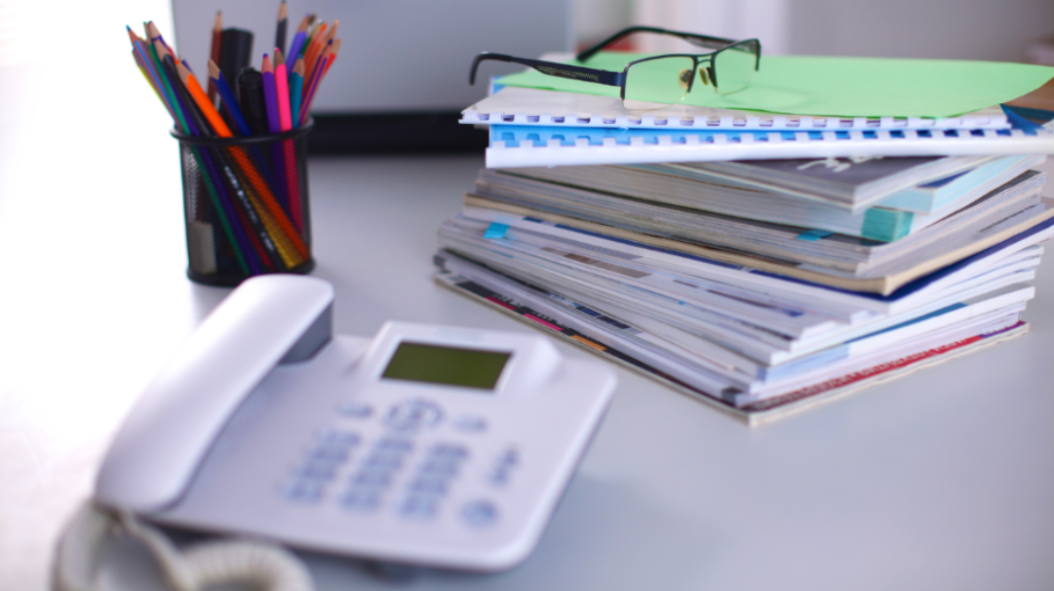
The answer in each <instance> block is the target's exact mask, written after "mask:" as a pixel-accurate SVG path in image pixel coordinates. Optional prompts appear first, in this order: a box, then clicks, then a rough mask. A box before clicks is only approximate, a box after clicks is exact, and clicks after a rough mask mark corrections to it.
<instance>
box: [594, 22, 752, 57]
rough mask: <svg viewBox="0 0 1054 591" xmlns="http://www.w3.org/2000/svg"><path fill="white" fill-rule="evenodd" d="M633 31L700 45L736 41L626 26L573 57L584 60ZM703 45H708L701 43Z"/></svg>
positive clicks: (656, 28) (733, 41)
mask: <svg viewBox="0 0 1054 591" xmlns="http://www.w3.org/2000/svg"><path fill="white" fill-rule="evenodd" d="M634 33H658V34H660V35H673V36H674V37H680V38H682V39H684V40H685V41H688V42H689V43H691V44H692V45H702V44H704V43H719V44H721V45H731V44H733V43H735V42H736V41H735V39H725V38H723V37H709V36H707V35H697V34H695V33H683V32H680V31H668V30H666V29H660V28H658V27H627V28H625V29H622V30H621V31H619V32H618V33H615V34H614V35H612V36H610V37H608V38H607V39H604V40H603V41H601V42H600V43H597V44H596V45H594V46H592V47H590V48H588V49H585V50H583V51H582V52H580V53H579V54H578V55H576V56H575V59H576V60H578V61H580V62H584V61H586V60H588V59H589V58H591V57H593V56H594V55H596V54H597V53H599V52H600V50H602V49H604V48H605V47H607V46H609V45H612V44H613V43H615V42H616V41H618V40H620V39H622V38H623V37H628V36H630V35H632V34H634ZM699 42H702V43H699ZM703 47H708V46H706V45H703Z"/></svg>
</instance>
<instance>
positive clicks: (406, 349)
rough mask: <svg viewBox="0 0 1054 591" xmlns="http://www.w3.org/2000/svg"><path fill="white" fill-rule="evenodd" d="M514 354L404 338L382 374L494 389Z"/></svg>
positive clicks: (412, 379) (388, 376)
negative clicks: (410, 340)
mask: <svg viewBox="0 0 1054 591" xmlns="http://www.w3.org/2000/svg"><path fill="white" fill-rule="evenodd" d="M510 355H511V353H501V352H498V351H482V350H479V349H461V348H456V347H444V346H439V345H430V344H424V343H410V342H405V341H404V342H402V343H399V347H398V348H396V350H395V353H394V354H393V355H392V358H391V360H389V361H388V367H386V368H384V373H383V374H382V375H381V377H383V378H385V379H394V380H411V381H414V382H428V383H431V384H445V385H448V386H463V387H466V388H478V389H480V390H493V389H494V386H495V384H497V383H498V378H499V377H501V371H502V370H503V369H504V368H505V363H506V362H507V361H508V360H509V357H510Z"/></svg>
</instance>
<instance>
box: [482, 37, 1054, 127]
mask: <svg viewBox="0 0 1054 591" xmlns="http://www.w3.org/2000/svg"><path fill="white" fill-rule="evenodd" d="M643 56H644V54H633V53H621V52H605V53H600V54H598V55H597V56H595V57H593V58H592V59H590V60H589V62H588V63H586V64H582V65H586V66H589V67H593V68H599V69H602V70H611V71H616V72H621V71H622V70H623V68H625V66H626V63H628V62H630V61H632V60H635V59H639V58H640V57H643ZM568 63H577V62H568ZM1052 77H1054V68H1052V67H1049V66H1035V65H1030V64H1015V63H1009V62H981V61H966V60H923V59H886V58H861V57H809V56H772V57H762V58H761V68H760V70H759V71H758V73H757V76H756V77H755V78H754V81H753V83H751V85H750V86H749V87H747V88H745V89H744V90H741V91H739V92H737V93H733V94H730V95H725V96H720V95H718V94H716V93H714V92H713V91H712V90H711V89H710V87H706V86H702V85H701V84H698V83H697V84H695V86H694V87H693V89H692V92H691V93H689V95H688V97H687V98H686V99H685V101H684V102H685V103H686V104H690V105H699V106H704V107H719V108H723V109H744V110H751V111H767V112H771V113H786V114H794V115H819V116H829V117H883V116H885V117H953V116H956V115H962V114H964V113H970V112H972V111H977V110H980V109H984V108H986V107H991V106H993V105H998V104H1000V103H1005V102H1007V101H1011V100H1014V99H1016V98H1018V97H1020V96H1022V95H1025V94H1028V93H1029V92H1032V91H1033V90H1035V89H1037V88H1039V87H1040V86H1042V85H1043V84H1045V83H1046V82H1047V81H1048V80H1050V79H1051V78H1052ZM500 83H501V84H504V85H507V86H525V87H528V88H540V89H546V90H560V91H565V92H578V93H582V94H596V95H601V96H614V97H618V96H619V89H618V88H617V87H614V86H602V85H600V84H591V83H589V82H582V81H578V80H567V79H565V78H557V77H555V76H546V75H545V74H542V73H541V72H537V71H535V70H527V71H526V72H522V73H519V74H511V75H508V76H504V77H502V78H501V79H500Z"/></svg>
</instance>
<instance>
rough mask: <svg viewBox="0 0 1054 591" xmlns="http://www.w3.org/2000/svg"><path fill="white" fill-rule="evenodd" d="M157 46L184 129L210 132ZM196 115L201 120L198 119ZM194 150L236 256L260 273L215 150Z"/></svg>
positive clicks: (170, 61)
mask: <svg viewBox="0 0 1054 591" xmlns="http://www.w3.org/2000/svg"><path fill="white" fill-rule="evenodd" d="M153 48H154V51H155V54H157V55H160V56H164V57H163V59H162V61H161V63H162V66H163V68H164V70H165V71H166V78H168V81H167V82H166V85H167V86H168V87H169V88H171V93H172V95H173V96H174V97H175V100H174V103H175V104H176V105H177V112H179V113H180V121H181V122H183V126H184V133H188V134H190V135H206V134H207V133H208V132H207V130H206V129H205V127H204V122H203V120H202V119H201V115H200V114H198V113H197V112H196V110H194V109H193V108H191V106H190V101H189V100H188V99H189V98H190V97H189V94H187V93H186V90H185V88H184V87H183V86H182V85H180V83H179V74H178V68H176V66H175V61H174V60H173V59H172V56H171V55H170V54H168V52H167V50H166V49H165V47H164V46H163V45H162V44H161V42H160V41H158V40H155V41H154V45H153ZM196 119H197V121H195V120H196ZM190 151H191V153H192V154H194V157H195V160H197V161H198V162H199V163H200V165H201V167H202V168H203V169H204V170H205V174H203V175H202V178H203V179H204V180H205V183H206V188H207V190H208V191H209V192H210V196H211V197H214V198H215V199H214V201H215V203H214V207H215V209H216V210H217V211H218V212H220V217H221V223H222V224H223V226H224V230H225V231H226V232H227V234H228V240H229V241H230V243H231V245H232V248H233V250H234V253H235V257H236V258H237V259H238V261H239V263H240V266H241V267H242V271H243V272H244V273H246V274H250V273H251V274H258V273H259V272H260V266H259V262H258V260H257V256H258V254H257V253H256V251H255V246H254V245H253V244H252V242H251V241H250V240H249V237H248V235H247V234H246V230H245V228H244V225H243V224H242V220H241V218H240V217H239V216H238V213H237V211H235V207H234V203H233V201H232V200H231V198H230V194H229V193H227V186H226V184H225V183H224V182H223V177H222V175H220V173H219V170H218V168H217V166H216V164H215V162H213V160H212V156H211V154H209V152H208V150H204V149H201V148H200V147H198V146H190Z"/></svg>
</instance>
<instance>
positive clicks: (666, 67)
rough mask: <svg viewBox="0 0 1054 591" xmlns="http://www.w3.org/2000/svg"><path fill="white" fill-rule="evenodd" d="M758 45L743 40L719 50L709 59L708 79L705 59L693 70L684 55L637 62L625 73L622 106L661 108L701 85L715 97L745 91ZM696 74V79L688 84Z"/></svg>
mask: <svg viewBox="0 0 1054 591" xmlns="http://www.w3.org/2000/svg"><path fill="white" fill-rule="evenodd" d="M757 52H758V46H757V43H756V42H754V41H752V40H751V41H746V42H743V43H738V44H736V45H733V46H731V47H728V48H726V49H724V50H722V51H719V52H718V53H716V54H715V55H714V56H713V58H712V59H713V71H712V74H713V76H712V79H711V77H710V76H708V75H707V73H706V72H705V70H706V68H707V66H708V65H709V64H708V61H707V60H705V59H704V60H701V61H700V63H699V67H698V68H696V67H695V60H694V59H693V58H691V57H686V56H666V57H658V58H655V59H650V60H644V61H641V62H637V63H635V64H633V65H631V66H630V67H629V69H628V70H627V71H626V89H625V94H624V97H623V99H622V105H623V106H624V107H626V108H627V109H630V110H634V111H647V110H652V109H661V108H662V107H667V106H670V105H676V104H677V103H680V102H681V101H683V100H684V98H685V96H687V94H688V92H689V91H690V90H692V89H693V88H698V87H700V86H705V87H706V88H707V90H709V91H711V92H714V91H716V92H717V93H718V94H722V95H724V94H731V93H733V92H737V91H739V90H742V89H744V88H746V87H747V86H748V85H749V84H750V82H751V80H753V78H754V73H755V71H756V66H757ZM696 69H698V70H700V71H699V72H698V76H699V80H696V81H695V84H694V85H693V84H692V78H693V76H694V75H696V72H695V70H696Z"/></svg>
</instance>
